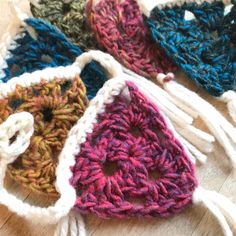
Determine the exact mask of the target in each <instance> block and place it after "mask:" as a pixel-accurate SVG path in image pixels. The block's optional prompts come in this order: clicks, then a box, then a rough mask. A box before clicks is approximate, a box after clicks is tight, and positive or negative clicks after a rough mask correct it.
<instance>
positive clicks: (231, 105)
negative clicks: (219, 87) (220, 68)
mask: <svg viewBox="0 0 236 236" xmlns="http://www.w3.org/2000/svg"><path fill="white" fill-rule="evenodd" d="M219 100H220V101H222V102H225V103H226V104H227V107H228V112H229V114H230V116H231V118H232V119H233V121H234V122H236V93H235V92H234V91H227V92H225V93H223V94H222V95H221V97H220V98H219Z"/></svg>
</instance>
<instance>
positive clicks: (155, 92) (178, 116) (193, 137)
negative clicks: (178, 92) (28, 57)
mask: <svg viewBox="0 0 236 236" xmlns="http://www.w3.org/2000/svg"><path fill="white" fill-rule="evenodd" d="M123 70H124V71H125V73H126V74H128V75H131V76H132V77H133V78H134V82H135V83H136V84H138V85H139V89H140V90H141V91H142V92H143V94H145V96H147V97H148V98H149V99H150V100H151V101H153V102H154V103H156V104H157V106H158V107H159V109H160V110H161V111H162V112H163V113H164V114H165V116H166V117H168V118H169V119H170V120H171V121H172V122H173V124H174V125H175V128H176V130H177V131H178V137H179V139H180V140H185V143H188V147H189V148H191V149H192V150H193V148H192V147H193V146H195V148H194V149H195V150H194V152H191V153H192V154H194V153H195V154H197V156H195V157H196V158H197V159H198V160H199V161H200V162H203V163H204V162H205V161H206V160H205V159H206V156H205V155H204V154H202V153H201V152H200V151H197V149H196V147H197V148H199V149H200V150H201V151H202V152H205V153H209V152H211V151H212V150H213V145H212V143H213V142H214V141H215V139H214V137H213V136H212V135H209V134H208V133H206V132H203V131H202V130H199V129H197V128H195V127H194V126H193V125H192V122H193V118H196V117H197V116H198V113H197V112H198V111H197V110H193V109H192V107H191V106H189V105H187V106H185V104H183V102H182V101H181V100H177V99H176V98H175V97H174V96H172V97H171V95H172V94H171V93H169V94H168V93H167V92H165V91H164V90H163V89H161V88H160V87H158V86H156V85H155V84H153V83H152V82H150V81H148V80H146V79H145V78H143V77H141V76H139V75H137V74H135V73H134V72H132V71H130V70H128V69H126V68H123ZM164 77H166V75H165V76H164ZM164 77H163V78H164ZM166 94H168V96H166ZM172 101H174V104H173V102H172ZM175 104H176V105H177V106H175ZM182 104H183V106H182ZM186 107H189V108H188V112H189V115H187V114H186V113H185V112H184V111H183V110H186V109H185V108H186ZM186 115H187V116H186ZM190 115H193V116H194V117H191V116H190ZM185 117H186V118H185ZM187 117H188V118H187ZM186 139H187V140H188V142H187V140H186ZM190 143H192V144H193V145H190ZM189 151H190V150H189ZM198 157H199V158H198Z"/></svg>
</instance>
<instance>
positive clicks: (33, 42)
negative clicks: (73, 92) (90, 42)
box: [0, 18, 106, 99]
mask: <svg viewBox="0 0 236 236" xmlns="http://www.w3.org/2000/svg"><path fill="white" fill-rule="evenodd" d="M25 23H26V24H27V26H28V27H31V28H32V29H33V30H34V32H35V33H36V38H35V37H33V36H32V35H31V34H30V33H29V32H28V31H27V30H26V29H24V30H23V32H21V33H20V34H19V35H18V36H17V37H16V39H15V42H14V44H16V45H15V47H13V48H12V49H9V53H10V56H8V57H7V58H6V59H5V62H6V65H7V66H6V67H5V68H3V69H2V71H3V73H2V74H3V76H1V77H0V82H3V83H5V82H7V81H8V80H9V79H11V78H12V77H15V76H19V75H21V74H23V73H25V72H33V71H36V70H41V69H44V68H46V67H57V66H66V65H70V64H72V63H73V62H74V60H75V58H76V57H77V56H79V55H80V54H82V53H83V52H82V50H81V49H80V48H79V47H77V46H75V45H74V44H72V43H71V42H69V41H68V39H67V38H66V37H65V35H64V34H63V33H61V32H60V31H59V30H57V29H56V28H55V27H53V26H52V25H50V24H49V23H47V22H45V21H43V20H40V19H36V18H27V19H26V20H25ZM81 78H82V80H83V82H84V84H85V86H86V88H87V96H88V98H89V99H91V98H93V97H94V96H95V95H96V93H97V91H98V90H99V89H100V88H101V87H102V86H103V84H104V82H105V81H106V75H105V72H104V71H103V69H102V68H101V67H100V66H99V65H98V64H97V63H95V62H91V63H89V64H88V65H86V67H85V68H84V70H83V71H82V73H81Z"/></svg>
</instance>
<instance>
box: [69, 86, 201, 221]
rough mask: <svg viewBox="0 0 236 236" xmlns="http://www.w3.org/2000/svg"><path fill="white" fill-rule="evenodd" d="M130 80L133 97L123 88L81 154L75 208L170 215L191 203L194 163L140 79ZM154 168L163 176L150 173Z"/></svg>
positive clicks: (120, 214)
mask: <svg viewBox="0 0 236 236" xmlns="http://www.w3.org/2000/svg"><path fill="white" fill-rule="evenodd" d="M127 86H128V89H129V93H130V98H131V100H130V101H127V98H125V97H124V96H122V95H121V94H120V95H119V96H117V97H116V98H115V100H114V102H113V103H112V104H108V105H107V106H106V110H105V112H104V113H102V114H99V115H98V122H97V123H96V124H94V127H93V132H92V133H89V134H87V139H86V142H84V143H83V144H82V145H81V149H80V150H81V151H80V153H79V154H78V155H77V156H76V164H75V166H74V167H73V168H72V171H73V177H72V179H71V184H72V185H73V186H74V187H75V188H76V190H77V200H76V203H75V208H76V209H77V210H78V211H79V212H81V213H95V214H96V215H97V216H99V217H102V218H110V217H116V218H127V217H132V216H144V217H156V216H160V217H167V216H170V215H172V214H175V213H177V212H179V211H180V210H182V209H183V208H184V207H185V206H187V205H188V204H189V203H191V199H192V193H193V191H194V189H195V188H196V187H197V185H198V183H197V180H196V178H195V170H194V165H193V163H192V162H191V161H190V160H189V158H188V156H187V155H186V153H185V151H184V148H183V146H182V145H181V144H180V143H179V141H178V140H177V139H176V138H175V137H174V135H173V133H172V131H171V130H170V129H169V128H168V126H167V124H166V122H165V120H164V118H163V117H162V115H161V114H160V112H159V110H158V108H157V107H156V106H155V105H154V104H152V103H151V102H150V101H149V100H148V99H147V98H146V97H145V96H144V95H143V94H142V93H141V92H140V91H139V90H138V88H137V87H136V85H135V84H133V83H131V82H127ZM112 163H113V164H114V163H115V164H116V169H115V170H114V173H112V174H109V175H108V174H106V173H105V166H106V165H110V164H112ZM153 171H154V172H157V173H159V175H160V176H159V177H156V179H151V176H150V173H151V172H153ZM137 200H139V201H141V202H140V203H137V202H136V201H137Z"/></svg>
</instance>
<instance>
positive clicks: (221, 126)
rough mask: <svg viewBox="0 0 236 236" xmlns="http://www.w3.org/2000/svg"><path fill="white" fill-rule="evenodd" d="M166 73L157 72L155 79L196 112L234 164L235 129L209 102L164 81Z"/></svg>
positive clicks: (175, 84)
mask: <svg viewBox="0 0 236 236" xmlns="http://www.w3.org/2000/svg"><path fill="white" fill-rule="evenodd" d="M165 77H166V75H164V74H159V75H158V76H157V80H158V81H159V82H160V83H161V84H163V87H164V89H165V90H166V91H167V92H168V93H169V94H171V95H172V96H173V97H175V99H177V100H179V101H180V102H181V103H182V104H184V105H185V106H189V107H191V109H194V110H195V111H196V112H198V114H199V117H200V118H201V119H202V120H203V121H204V122H205V124H206V125H207V127H208V128H209V130H210V131H211V133H212V134H213V135H214V137H215V138H216V139H217V141H218V142H219V143H220V144H221V146H222V147H223V148H224V150H225V152H226V154H227V156H228V157H229V159H230V161H231V163H232V165H233V166H236V149H235V144H236V139H235V138H236V129H235V127H234V126H233V125H232V124H231V123H230V122H228V121H227V120H226V118H224V117H223V115H222V114H221V113H220V112H219V111H217V110H216V109H215V108H214V107H213V106H212V105H211V104H210V103H208V102H207V101H205V100H204V99H202V98H201V97H200V96H198V95H197V94H196V93H194V92H192V91H190V90H189V89H187V88H186V87H184V86H182V85H180V84H178V83H177V82H175V81H167V82H166V81H165Z"/></svg>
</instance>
